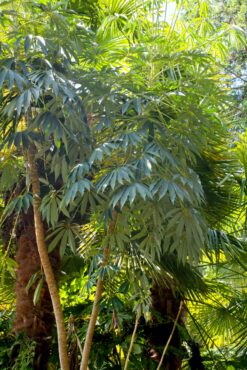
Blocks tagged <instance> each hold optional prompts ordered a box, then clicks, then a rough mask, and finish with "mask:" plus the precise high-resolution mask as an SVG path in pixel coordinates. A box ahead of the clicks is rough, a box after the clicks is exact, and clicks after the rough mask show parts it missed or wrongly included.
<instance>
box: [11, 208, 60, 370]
mask: <svg viewBox="0 0 247 370" xmlns="http://www.w3.org/2000/svg"><path fill="white" fill-rule="evenodd" d="M16 241H17V253H16V262H17V271H16V289H15V290H16V313H15V320H14V330H15V332H16V333H21V332H23V333H24V334H25V335H26V336H27V337H29V338H31V339H33V340H34V341H36V343H37V346H36V353H35V359H34V369H40V370H41V369H46V368H47V366H46V365H47V360H48V358H49V351H50V343H51V332H52V327H53V325H54V315H53V310H52V303H51V297H50V294H49V291H48V287H47V284H46V282H45V280H44V281H43V286H42V289H41V291H40V297H39V300H38V302H37V303H36V305H34V303H33V296H34V292H35V289H36V287H37V283H38V281H39V280H40V278H41V276H42V274H41V264H40V258H39V254H38V250H37V244H36V238H35V229H34V221H33V212H32V210H31V209H30V210H29V211H28V214H22V215H20V216H19V220H18V224H17V228H16ZM51 259H52V265H53V268H54V269H55V270H56V271H57V270H58V265H59V255H58V253H57V252H53V254H52V257H51ZM37 272H38V273H39V277H38V279H37V280H36V282H35V283H34V284H33V285H32V286H31V287H30V289H29V290H28V291H27V288H26V287H27V284H28V282H29V280H30V278H31V277H32V276H33V275H34V274H35V273H37Z"/></svg>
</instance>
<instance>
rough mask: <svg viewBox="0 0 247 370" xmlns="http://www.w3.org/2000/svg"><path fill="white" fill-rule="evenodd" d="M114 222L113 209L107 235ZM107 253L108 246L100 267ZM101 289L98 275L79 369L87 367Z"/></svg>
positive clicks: (112, 229) (101, 284)
mask: <svg viewBox="0 0 247 370" xmlns="http://www.w3.org/2000/svg"><path fill="white" fill-rule="evenodd" d="M116 222H117V212H116V211H115V210H114V211H113V214H112V221H111V222H110V225H109V229H108V233H109V235H111V234H112V233H113V231H114V229H115V226H116ZM109 255H110V248H109V246H106V247H105V248H104V251H103V261H102V265H101V266H102V267H103V266H106V265H107V263H108V260H109ZM103 291H104V280H103V279H102V278H101V277H99V278H98V281H97V285H96V292H95V297H94V302H93V308H92V313H91V316H90V321H89V325H88V329H87V334H86V339H85V343H84V348H83V353H82V359H81V365H80V370H87V369H88V361H89V355H90V350H91V345H92V340H93V334H94V329H95V324H96V321H97V317H98V314H99V302H100V300H101V298H102V294H103Z"/></svg>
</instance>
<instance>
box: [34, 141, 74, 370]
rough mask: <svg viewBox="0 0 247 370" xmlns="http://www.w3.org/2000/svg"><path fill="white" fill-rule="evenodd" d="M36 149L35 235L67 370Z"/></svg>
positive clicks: (62, 358)
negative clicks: (48, 247)
mask: <svg viewBox="0 0 247 370" xmlns="http://www.w3.org/2000/svg"><path fill="white" fill-rule="evenodd" d="M35 153H36V149H35V146H34V145H31V146H30V148H29V150H28V166H29V175H30V180H31V185H32V192H33V211H34V224H35V235H36V242H37V247H38V252H39V256H40V261H41V265H42V268H43V270H44V274H45V278H46V282H47V285H48V289H49V292H50V296H51V301H52V306H53V311H54V316H55V320H56V325H57V335H58V351H59V358H60V365H61V369H62V370H69V361H68V353H67V337H66V330H65V326H64V318H63V312H62V308H61V304H60V298H59V292H58V287H57V282H56V279H55V276H54V272H53V269H52V266H51V262H50V259H49V255H48V250H47V245H46V241H45V232H44V225H43V221H42V217H41V212H40V205H41V198H40V182H39V175H38V170H37V165H36V161H35Z"/></svg>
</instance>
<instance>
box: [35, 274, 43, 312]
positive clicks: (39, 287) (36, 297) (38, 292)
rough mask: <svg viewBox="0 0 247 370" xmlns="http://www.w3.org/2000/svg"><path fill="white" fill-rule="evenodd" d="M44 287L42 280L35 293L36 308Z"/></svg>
mask: <svg viewBox="0 0 247 370" xmlns="http://www.w3.org/2000/svg"><path fill="white" fill-rule="evenodd" d="M42 287H43V279H40V281H39V282H38V284H37V287H36V289H35V291H34V294H33V304H34V306H36V304H37V303H38V302H39V300H40V294H41V290H42Z"/></svg>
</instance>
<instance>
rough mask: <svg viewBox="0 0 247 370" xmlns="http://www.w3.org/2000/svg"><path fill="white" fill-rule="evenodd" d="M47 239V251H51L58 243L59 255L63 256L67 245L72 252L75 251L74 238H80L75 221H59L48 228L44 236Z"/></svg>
mask: <svg viewBox="0 0 247 370" xmlns="http://www.w3.org/2000/svg"><path fill="white" fill-rule="evenodd" d="M46 239H47V241H48V252H49V253H50V252H52V251H53V250H54V249H55V248H56V247H57V246H58V245H59V251H60V256H61V257H63V255H64V254H65V250H66V248H67V246H68V247H69V248H70V249H71V251H72V253H73V254H75V253H76V239H80V233H79V226H78V224H76V223H70V222H68V221H67V222H66V221H61V222H60V223H58V224H57V225H56V228H55V229H53V230H50V232H49V233H48V235H47V237H46Z"/></svg>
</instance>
